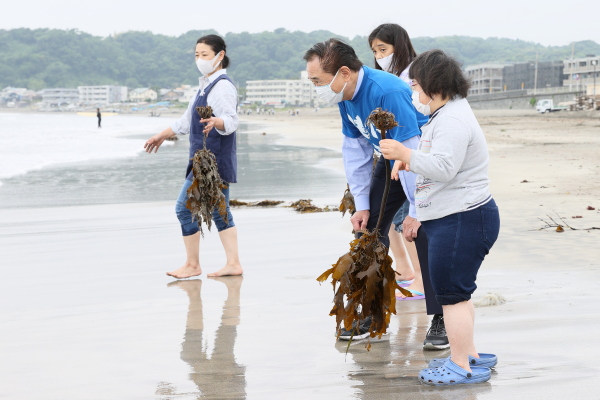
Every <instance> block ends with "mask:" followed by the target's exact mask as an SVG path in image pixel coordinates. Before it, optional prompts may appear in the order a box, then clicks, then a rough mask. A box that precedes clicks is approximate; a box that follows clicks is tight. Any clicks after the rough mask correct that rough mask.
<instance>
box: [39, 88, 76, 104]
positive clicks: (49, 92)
mask: <svg viewBox="0 0 600 400" xmlns="http://www.w3.org/2000/svg"><path fill="white" fill-rule="evenodd" d="M41 93H42V103H46V104H48V105H50V106H61V105H64V104H77V103H79V90H78V89H62V88H53V89H43V90H42V91H41Z"/></svg>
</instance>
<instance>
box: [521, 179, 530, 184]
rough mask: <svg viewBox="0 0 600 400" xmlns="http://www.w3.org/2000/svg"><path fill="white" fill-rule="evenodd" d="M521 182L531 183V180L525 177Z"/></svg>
mask: <svg viewBox="0 0 600 400" xmlns="http://www.w3.org/2000/svg"><path fill="white" fill-rule="evenodd" d="M521 183H529V181H528V180H527V179H523V180H522V181H521Z"/></svg>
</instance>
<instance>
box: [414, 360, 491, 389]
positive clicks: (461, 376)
mask: <svg viewBox="0 0 600 400" xmlns="http://www.w3.org/2000/svg"><path fill="white" fill-rule="evenodd" d="M491 376H492V372H491V370H490V369H489V368H485V367H471V372H469V371H467V370H465V369H462V368H461V367H459V366H458V365H456V364H455V363H453V362H452V360H446V362H445V363H444V364H443V365H442V366H441V367H436V368H425V369H422V370H421V372H419V381H420V382H421V383H422V384H424V385H432V386H448V385H461V384H465V383H481V382H487V381H488V380H490V377H491Z"/></svg>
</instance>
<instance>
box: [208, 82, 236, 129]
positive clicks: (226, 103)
mask: <svg viewBox="0 0 600 400" xmlns="http://www.w3.org/2000/svg"><path fill="white" fill-rule="evenodd" d="M207 104H208V105H209V106H211V107H212V109H213V114H214V115H215V116H216V117H217V118H221V119H222V120H223V125H224V128H225V129H224V130H221V129H218V128H217V132H219V134H221V135H231V134H232V133H233V132H235V131H236V130H237V128H238V126H239V124H240V120H239V118H238V115H237V90H236V89H235V86H233V84H232V83H231V82H229V81H227V80H225V79H223V80H221V81H219V82H217V84H216V85H215V86H214V87H213V88H212V90H211V91H210V93H209V94H208V99H207Z"/></svg>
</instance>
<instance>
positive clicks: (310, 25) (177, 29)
mask: <svg viewBox="0 0 600 400" xmlns="http://www.w3.org/2000/svg"><path fill="white" fill-rule="evenodd" d="M8 4H10V5H8ZM3 8H4V9H3V12H2V13H1V14H0V29H12V28H20V27H26V28H59V29H72V28H76V29H79V30H81V31H84V32H88V33H91V34H94V35H99V36H108V35H110V34H111V33H115V32H124V31H128V30H142V31H152V32H154V33H162V34H166V35H171V36H177V35H180V34H181V33H184V32H187V31H189V30H192V29H210V28H212V29H216V30H217V31H218V32H219V33H221V34H225V33H227V32H244V31H247V32H252V33H254V32H262V31H265V30H267V31H272V30H274V29H277V28H286V29H288V30H292V31H295V30H299V31H304V32H310V31H314V30H320V29H326V30H330V31H332V32H334V33H337V34H339V35H344V36H349V37H354V36H355V35H368V34H369V33H370V32H371V30H372V29H373V28H375V27H376V26H377V25H379V24H380V23H383V22H395V23H398V24H400V25H402V26H404V27H405V28H406V30H407V31H408V33H409V34H410V36H411V37H422V36H430V37H436V36H449V35H465V36H475V37H483V38H488V37H503V38H510V39H522V40H526V41H530V42H536V43H541V44H543V45H553V46H559V45H566V44H569V43H571V42H573V41H580V40H593V41H595V42H597V43H600V2H598V1H596V0H570V1H566V0H562V1H557V0H544V1H542V0H504V1H494V2H491V1H476V0H457V1H447V0H445V1H440V0H429V1H399V0H395V1H394V0H367V1H365V0H363V1H358V0H337V1H327V0H320V1H319V0H306V1H297V2H292V1H287V0H279V1H273V0H221V1H207V0H195V1H191V0H161V1H158V0H144V1H142V0H101V1H81V0H77V1H73V0H52V1H48V0H30V1H11V2H10V3H7V5H5V6H4V7H3Z"/></svg>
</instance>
